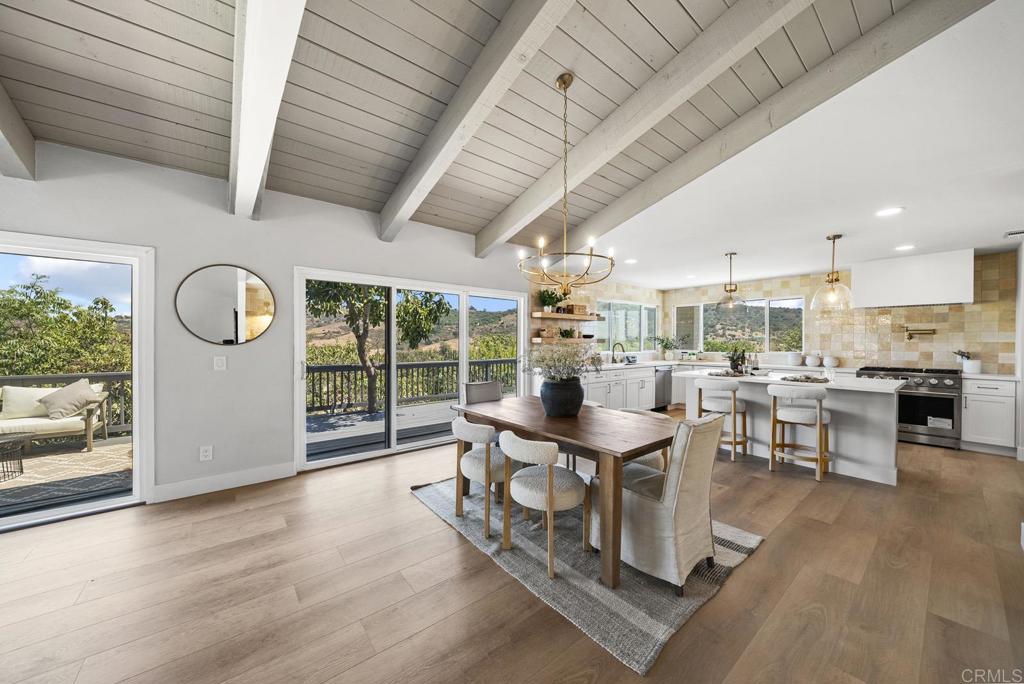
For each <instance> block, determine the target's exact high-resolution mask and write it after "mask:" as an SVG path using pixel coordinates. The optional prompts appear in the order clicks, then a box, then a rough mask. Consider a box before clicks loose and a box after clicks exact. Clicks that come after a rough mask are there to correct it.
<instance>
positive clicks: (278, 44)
mask: <svg viewBox="0 0 1024 684" xmlns="http://www.w3.org/2000/svg"><path fill="white" fill-rule="evenodd" d="M305 7H306V1H305V0H238V2H236V3H235V64H234V83H233V84H232V103H231V168H230V172H229V175H228V210H229V211H230V212H231V213H233V214H238V215H240V216H245V217H247V218H252V217H253V216H254V214H255V213H256V212H257V211H258V209H259V201H260V198H261V196H262V194H263V185H264V180H265V178H266V170H267V163H268V161H269V159H270V146H271V143H272V142H273V139H274V128H275V127H276V125H277V110H278V109H279V108H280V106H281V96H282V95H283V94H284V85H285V81H287V80H288V70H289V69H290V68H291V64H292V53H294V52H295V41H296V40H297V39H298V37H299V25H300V24H301V23H302V12H303V10H304V9H305Z"/></svg>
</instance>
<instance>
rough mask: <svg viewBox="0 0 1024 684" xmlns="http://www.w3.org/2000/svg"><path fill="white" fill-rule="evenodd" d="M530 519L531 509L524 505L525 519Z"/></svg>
mask: <svg viewBox="0 0 1024 684" xmlns="http://www.w3.org/2000/svg"><path fill="white" fill-rule="evenodd" d="M529 519H530V509H529V508H527V507H526V506H523V520H529Z"/></svg>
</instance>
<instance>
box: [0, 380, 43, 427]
mask: <svg viewBox="0 0 1024 684" xmlns="http://www.w3.org/2000/svg"><path fill="white" fill-rule="evenodd" d="M53 390H54V388H53V387H14V386H13V385H4V397H3V399H4V407H3V410H2V411H0V419H4V420H6V419H8V418H33V417H35V418H49V417H50V416H49V413H47V411H46V407H45V406H43V405H42V404H40V403H39V400H40V399H42V398H43V397H45V396H46V395H47V394H52V393H53Z"/></svg>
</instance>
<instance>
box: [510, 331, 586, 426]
mask: <svg viewBox="0 0 1024 684" xmlns="http://www.w3.org/2000/svg"><path fill="white" fill-rule="evenodd" d="M526 367H527V368H530V369H532V370H533V371H534V372H537V373H540V374H541V375H542V376H544V383H543V384H542V385H541V386H540V401H541V404H543V406H544V413H546V414H547V415H549V416H551V417H552V418H564V417H572V416H575V415H576V414H578V413H579V412H580V407H581V406H583V385H582V384H581V383H580V375H582V374H583V373H585V372H586V371H587V370H589V369H593V370H600V368H601V355H600V354H596V353H594V351H593V350H592V349H591V348H590V345H580V344H559V343H556V344H549V345H542V346H540V347H536V348H535V349H534V350H533V351H532V352H531V353H530V357H529V360H528V363H527V365H526Z"/></svg>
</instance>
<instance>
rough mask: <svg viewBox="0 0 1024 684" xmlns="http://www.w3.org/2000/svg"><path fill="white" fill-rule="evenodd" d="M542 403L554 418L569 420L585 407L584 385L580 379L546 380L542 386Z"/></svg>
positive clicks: (545, 410) (546, 411)
mask: <svg viewBox="0 0 1024 684" xmlns="http://www.w3.org/2000/svg"><path fill="white" fill-rule="evenodd" d="M540 403H541V404H543V405H544V413H546V414H547V415H549V416H551V417H552V418H569V417H572V416H575V415H576V414H578V413H579V412H580V407H581V406H583V385H582V384H580V379H579V378H569V379H568V380H545V381H544V384H542V385H541V386H540Z"/></svg>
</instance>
